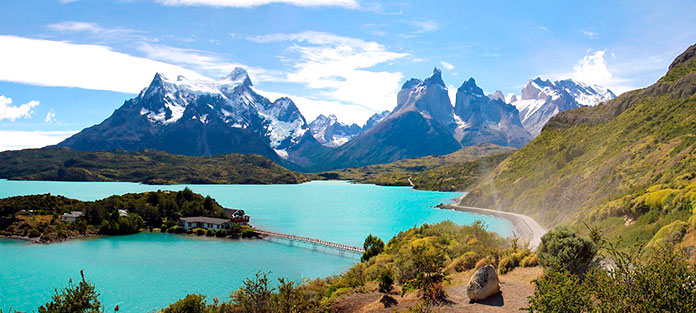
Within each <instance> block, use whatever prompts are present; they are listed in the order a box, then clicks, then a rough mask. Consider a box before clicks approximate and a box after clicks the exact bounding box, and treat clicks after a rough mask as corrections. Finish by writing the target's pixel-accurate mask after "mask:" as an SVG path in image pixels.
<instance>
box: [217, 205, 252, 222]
mask: <svg viewBox="0 0 696 313" xmlns="http://www.w3.org/2000/svg"><path fill="white" fill-rule="evenodd" d="M223 210H224V211H225V215H227V217H229V218H230V220H231V221H232V223H235V224H237V225H246V224H249V215H247V214H246V213H245V212H244V210H237V209H223Z"/></svg>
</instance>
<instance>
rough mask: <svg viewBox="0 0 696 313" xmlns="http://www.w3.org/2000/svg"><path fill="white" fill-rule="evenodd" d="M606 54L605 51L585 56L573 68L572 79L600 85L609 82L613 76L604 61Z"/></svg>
mask: <svg viewBox="0 0 696 313" xmlns="http://www.w3.org/2000/svg"><path fill="white" fill-rule="evenodd" d="M605 53H606V51H605V50H599V51H595V52H594V53H590V54H588V55H586V56H584V57H583V58H582V59H581V60H580V61H578V63H577V64H575V66H573V74H572V78H573V79H577V80H579V81H583V82H590V83H593V84H600V85H601V84H605V83H607V82H609V81H610V80H611V78H612V74H611V72H609V68H608V67H607V62H606V61H605V60H604V54H605Z"/></svg>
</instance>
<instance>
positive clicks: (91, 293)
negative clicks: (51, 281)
mask: <svg viewBox="0 0 696 313" xmlns="http://www.w3.org/2000/svg"><path fill="white" fill-rule="evenodd" d="M80 276H81V277H82V280H81V281H80V282H79V283H78V284H77V285H75V284H74V283H73V281H72V279H70V281H69V282H68V287H65V289H63V290H61V291H60V292H59V291H58V290H57V289H55V295H53V296H52V297H51V299H52V300H51V302H48V303H46V304H45V305H42V306H40V307H39V313H100V312H103V310H102V309H103V308H102V305H101V302H99V293H97V291H96V288H95V287H94V285H92V284H91V283H89V282H87V280H85V274H84V272H83V271H80Z"/></svg>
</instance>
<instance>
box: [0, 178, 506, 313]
mask: <svg viewBox="0 0 696 313" xmlns="http://www.w3.org/2000/svg"><path fill="white" fill-rule="evenodd" d="M184 187H186V186H185V185H173V186H172V185H170V186H149V185H141V184H135V183H105V182H96V183H95V182H41V181H39V182H37V181H7V180H0V198H2V197H8V196H16V195H27V194H42V193H51V194H55V195H64V196H67V197H71V198H77V199H80V200H97V199H101V198H105V197H108V196H110V195H114V194H125V193H130V192H143V191H151V190H158V189H161V190H181V189H183V188H184ZM189 187H190V188H191V189H192V190H193V191H195V192H197V193H201V194H203V195H210V196H211V197H213V198H215V199H216V200H217V201H218V202H219V203H220V204H222V205H223V206H226V207H232V208H240V209H244V210H246V212H247V213H248V214H249V215H250V216H251V223H252V224H253V225H254V226H256V227H258V228H261V229H265V230H270V231H277V232H283V233H290V234H296V235H302V236H310V237H316V238H320V239H324V240H329V241H334V242H339V243H345V244H351V245H362V241H363V240H364V238H365V237H366V236H367V235H368V234H370V233H372V234H375V235H378V236H379V237H382V238H384V239H385V241H386V240H388V239H389V238H391V237H392V236H394V235H396V234H397V233H398V232H399V231H401V230H405V229H408V228H410V227H412V226H414V225H421V224H423V223H435V222H439V221H444V220H452V221H453V222H455V223H458V224H471V223H472V222H473V221H475V220H482V221H484V222H485V223H486V224H487V225H488V228H489V230H492V231H496V232H498V233H500V234H501V235H504V236H509V235H511V234H512V226H511V225H510V224H509V223H508V222H507V221H504V220H500V219H497V218H494V217H489V216H481V215H475V214H470V213H462V212H454V211H446V210H439V209H433V208H432V206H434V205H437V204H438V203H441V202H449V201H451V199H453V198H455V197H457V196H459V195H460V194H457V193H445V192H430V191H416V190H413V189H411V188H408V187H381V186H375V185H358V184H350V183H346V182H311V183H306V184H301V185H261V186H259V185H189ZM327 252H329V253H327ZM357 262H359V257H356V256H354V255H352V254H340V253H337V252H333V251H330V250H329V251H326V249H323V248H318V249H313V248H312V247H308V246H306V245H298V246H291V245H287V244H282V243H273V242H268V241H261V240H240V241H233V240H224V239H205V238H197V237H190V236H181V235H169V234H137V235H132V236H121V237H107V238H98V239H88V240H74V241H70V242H66V243H56V244H50V245H31V244H27V243H25V242H21V241H13V240H0V309H4V310H8V309H9V307H10V306H12V307H13V308H14V309H17V310H23V311H29V312H31V311H32V310H34V309H36V307H38V306H39V305H40V304H43V303H45V302H46V301H47V300H48V299H49V298H50V295H51V292H52V288H53V287H54V286H63V285H65V284H66V282H67V280H68V278H70V277H73V278H76V277H78V276H79V270H80V269H84V270H85V273H86V275H87V277H88V279H89V280H91V281H93V282H94V283H95V284H96V285H97V288H98V290H99V292H100V293H101V294H102V303H104V304H105V305H106V306H107V308H112V307H113V306H115V305H116V304H119V306H120V308H121V312H147V311H152V310H153V309H154V308H161V307H163V306H166V305H167V304H168V303H170V302H172V301H174V300H175V299H177V298H181V297H183V296H184V295H186V294H187V293H192V292H198V293H203V294H206V295H208V296H209V298H212V297H218V298H220V299H225V300H226V299H227V297H228V296H229V294H230V291H231V290H232V289H234V288H236V287H238V286H239V285H240V284H241V281H242V280H243V279H244V278H248V277H251V276H252V275H253V274H254V273H255V272H257V271H259V270H264V271H272V276H273V277H287V278H291V279H295V280H299V279H302V278H317V277H324V276H328V275H333V274H338V273H341V272H342V271H345V270H346V269H348V268H349V267H350V266H351V265H353V264H355V263H357Z"/></svg>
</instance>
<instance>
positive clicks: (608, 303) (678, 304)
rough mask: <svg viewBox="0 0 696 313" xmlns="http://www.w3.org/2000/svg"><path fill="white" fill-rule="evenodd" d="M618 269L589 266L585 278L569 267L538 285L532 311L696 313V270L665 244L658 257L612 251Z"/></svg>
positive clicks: (684, 258) (547, 274) (671, 247)
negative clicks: (571, 270) (695, 308)
mask: <svg viewBox="0 0 696 313" xmlns="http://www.w3.org/2000/svg"><path fill="white" fill-rule="evenodd" d="M609 256H610V257H611V259H612V261H613V264H614V266H612V268H611V269H609V270H605V269H603V268H600V267H593V268H590V269H589V270H588V271H587V272H586V273H585V274H584V277H581V276H580V275H577V274H573V273H572V272H570V271H568V270H566V269H563V268H562V269H560V270H558V271H549V272H546V273H545V274H544V276H542V277H541V278H540V279H537V280H535V281H534V284H535V285H536V290H535V292H534V295H533V296H531V297H530V298H529V307H528V308H526V310H527V311H530V312H693V309H694V307H696V271H695V270H694V268H693V267H692V266H691V265H690V264H689V262H688V260H687V259H686V257H685V256H684V255H682V254H680V253H675V251H674V247H673V246H664V247H661V248H660V249H658V251H657V252H655V253H653V254H647V255H646V254H641V253H636V254H633V253H627V252H624V251H617V250H615V249H614V248H613V247H611V248H610V250H609Z"/></svg>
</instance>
